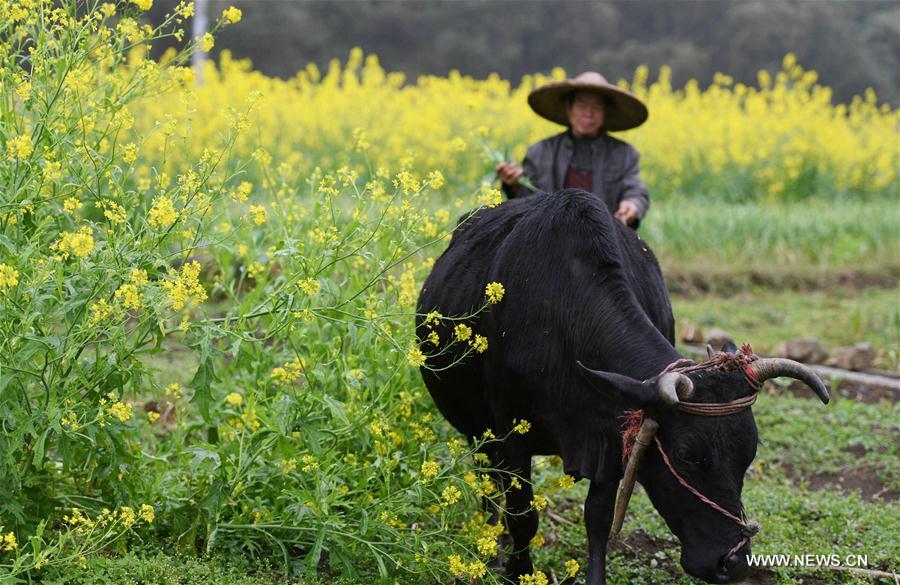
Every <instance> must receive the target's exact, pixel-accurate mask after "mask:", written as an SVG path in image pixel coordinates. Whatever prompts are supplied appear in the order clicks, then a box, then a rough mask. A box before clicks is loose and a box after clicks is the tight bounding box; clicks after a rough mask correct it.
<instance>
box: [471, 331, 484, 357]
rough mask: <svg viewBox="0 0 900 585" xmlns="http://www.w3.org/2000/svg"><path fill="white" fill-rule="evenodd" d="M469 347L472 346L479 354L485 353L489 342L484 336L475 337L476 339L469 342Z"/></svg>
mask: <svg viewBox="0 0 900 585" xmlns="http://www.w3.org/2000/svg"><path fill="white" fill-rule="evenodd" d="M469 345H471V346H472V349H474V350H475V351H476V352H478V353H484V352H485V351H487V348H488V340H487V337H485V336H484V335H475V338H474V339H473V340H472V341H470V342H469Z"/></svg>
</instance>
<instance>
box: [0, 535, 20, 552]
mask: <svg viewBox="0 0 900 585" xmlns="http://www.w3.org/2000/svg"><path fill="white" fill-rule="evenodd" d="M17 548H19V543H18V542H16V535H15V534H13V533H12V532H7V533H6V534H0V550H2V551H3V552H11V551H14V550H16V549H17Z"/></svg>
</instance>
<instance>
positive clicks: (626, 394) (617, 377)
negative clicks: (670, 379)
mask: <svg viewBox="0 0 900 585" xmlns="http://www.w3.org/2000/svg"><path fill="white" fill-rule="evenodd" d="M575 363H576V364H578V369H579V370H580V371H581V373H582V375H584V377H585V378H587V380H588V382H590V383H591V386H593V387H594V388H595V389H596V390H599V391H600V392H603V393H606V394H609V393H611V392H612V393H615V394H618V396H619V397H621V398H622V399H624V400H625V402H627V403H628V404H629V406H633V407H636V408H643V407H644V406H646V405H647V404H648V403H650V402H651V401H653V400H654V399H655V398H656V397H658V396H659V394H658V393H657V390H656V384H655V380H648V381H646V382H642V381H641V380H636V379H634V378H631V377H629V376H623V375H622V374H616V373H615V372H603V371H600V370H592V369H590V368H589V367H587V366H585V365H584V364H582V363H581V362H580V361H576V362H575Z"/></svg>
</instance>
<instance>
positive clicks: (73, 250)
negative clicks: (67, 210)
mask: <svg viewBox="0 0 900 585" xmlns="http://www.w3.org/2000/svg"><path fill="white" fill-rule="evenodd" d="M54 246H55V247H56V249H57V250H59V251H60V252H62V253H63V255H64V256H65V257H68V256H69V254H72V255H74V256H76V257H78V258H84V257H85V256H87V255H88V254H90V253H91V252H92V251H93V249H94V236H93V232H92V231H91V228H90V227H87V226H85V227H83V228H81V229H80V230H78V231H77V232H63V233H62V234H60V239H59V241H57V242H56V243H55V244H54Z"/></svg>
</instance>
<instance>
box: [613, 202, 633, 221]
mask: <svg viewBox="0 0 900 585" xmlns="http://www.w3.org/2000/svg"><path fill="white" fill-rule="evenodd" d="M637 216H638V208H637V205H635V204H634V203H632V202H631V201H629V200H628V199H624V200H622V202H621V203H619V209H618V210H616V213H615V214H614V215H613V217H615V218H616V219H618V220H619V221H621V222H622V223H624V224H625V225H631V224H633V223H634V222H635V220H637Z"/></svg>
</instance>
